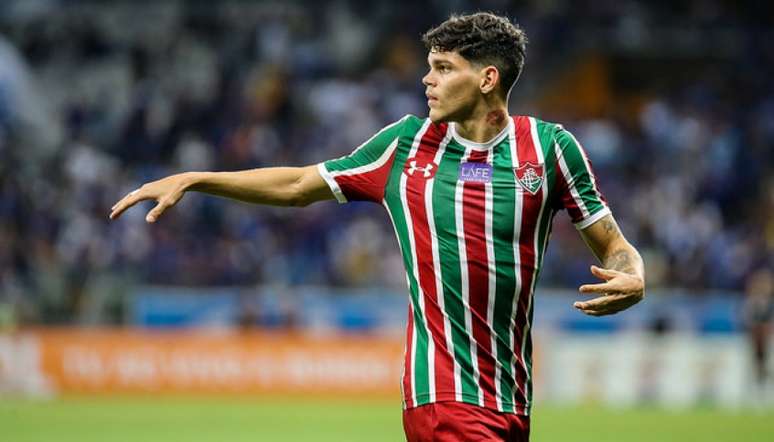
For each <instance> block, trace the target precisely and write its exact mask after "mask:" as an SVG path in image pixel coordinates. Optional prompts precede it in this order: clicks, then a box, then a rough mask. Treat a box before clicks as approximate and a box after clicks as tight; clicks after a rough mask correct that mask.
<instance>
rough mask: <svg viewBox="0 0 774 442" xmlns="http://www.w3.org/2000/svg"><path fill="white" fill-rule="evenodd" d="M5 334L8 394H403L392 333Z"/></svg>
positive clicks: (398, 346)
mask: <svg viewBox="0 0 774 442" xmlns="http://www.w3.org/2000/svg"><path fill="white" fill-rule="evenodd" d="M0 339H1V340H0V391H2V390H1V389H2V385H3V384H4V383H5V384H6V390H17V391H18V390H20V391H23V392H26V393H36V392H39V391H36V390H35V389H37V390H40V391H43V390H45V391H53V392H60V393H142V392H163V393H240V394H256V393H271V394H284V393H296V392H297V393H303V394H315V393H321V394H380V395H393V396H396V397H397V396H398V395H399V394H400V389H399V381H400V374H401V367H402V364H401V362H402V358H403V344H402V340H401V339H399V338H394V337H393V338H376V337H361V338H358V337H335V338H334V337H326V338H319V339H316V338H309V337H300V336H290V335H287V334H276V335H274V334H265V333H258V332H255V333H253V332H246V333H239V332H234V333H213V332H180V331H176V332H155V331H154V332H144V331H105V330H99V331H70V330H55V331H50V330H45V331H35V332H25V333H20V334H17V335H13V336H9V335H5V336H4V337H3V336H0ZM3 349H4V350H3ZM3 352H5V357H3V356H2V355H3ZM21 356H24V357H23V358H21V359H20V357H21ZM22 359H23V361H22ZM31 379H32V380H31ZM24 385H33V387H35V385H39V386H43V387H39V386H38V387H35V388H34V389H33V390H30V389H29V388H26V387H24Z"/></svg>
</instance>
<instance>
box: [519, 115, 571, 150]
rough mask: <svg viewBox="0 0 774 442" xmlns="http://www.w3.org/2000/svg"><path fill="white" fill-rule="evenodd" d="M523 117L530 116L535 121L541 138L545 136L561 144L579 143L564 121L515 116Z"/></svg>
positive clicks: (523, 116) (524, 116)
mask: <svg viewBox="0 0 774 442" xmlns="http://www.w3.org/2000/svg"><path fill="white" fill-rule="evenodd" d="M517 117H522V118H529V119H530V120H532V121H534V123H533V124H534V125H535V128H536V129H537V132H538V134H539V135H540V136H541V138H543V137H545V138H547V139H550V140H551V141H552V142H556V143H558V144H559V145H560V146H565V145H567V144H577V141H576V140H575V136H574V135H573V134H572V132H570V131H569V130H568V129H567V128H565V127H564V125H563V124H562V123H557V122H554V121H546V120H542V119H540V118H537V117H533V116H530V115H515V116H514V118H517Z"/></svg>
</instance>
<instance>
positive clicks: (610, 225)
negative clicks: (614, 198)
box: [574, 215, 645, 316]
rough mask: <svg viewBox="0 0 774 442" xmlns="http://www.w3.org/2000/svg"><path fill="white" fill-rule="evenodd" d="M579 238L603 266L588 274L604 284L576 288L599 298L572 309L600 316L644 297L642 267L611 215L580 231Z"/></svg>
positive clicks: (611, 312) (633, 249)
mask: <svg viewBox="0 0 774 442" xmlns="http://www.w3.org/2000/svg"><path fill="white" fill-rule="evenodd" d="M581 237H582V238H583V240H584V241H585V242H586V244H587V245H588V246H589V248H590V249H591V250H592V252H594V255H596V257H597V258H598V259H599V261H600V262H601V263H602V266H603V267H604V268H600V267H597V266H591V273H592V274H593V275H594V276H596V277H597V278H599V279H601V280H603V281H604V282H602V283H599V284H584V285H582V286H580V288H579V290H580V292H581V293H589V294H596V295H599V296H598V297H597V298H594V299H591V300H589V301H584V302H576V303H575V304H574V306H575V307H576V308H577V309H578V310H580V311H582V312H583V313H586V314H587V315H592V316H603V315H610V314H614V313H618V312H620V311H622V310H625V309H627V308H629V307H631V306H633V305H634V304H636V303H638V302H640V301H641V300H642V299H643V298H644V297H645V265H644V264H643V262H642V257H641V256H640V254H639V253H638V252H637V249H635V248H634V247H633V246H632V245H631V244H630V243H629V241H627V240H626V238H624V236H623V234H622V233H621V231H620V229H619V228H618V225H617V224H616V222H615V219H613V216H612V215H606V216H605V217H603V218H602V219H600V220H599V221H597V222H595V223H594V224H592V225H591V226H589V227H587V228H585V229H583V230H581Z"/></svg>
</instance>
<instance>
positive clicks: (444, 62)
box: [427, 58, 453, 66]
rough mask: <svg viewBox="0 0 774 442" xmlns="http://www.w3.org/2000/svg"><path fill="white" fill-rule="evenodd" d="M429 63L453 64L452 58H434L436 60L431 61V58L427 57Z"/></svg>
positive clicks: (429, 64)
mask: <svg viewBox="0 0 774 442" xmlns="http://www.w3.org/2000/svg"><path fill="white" fill-rule="evenodd" d="M427 64H428V66H433V65H439V64H449V65H451V64H453V63H452V62H451V61H450V60H445V59H440V60H438V59H434V60H432V61H430V59H429V58H428V59H427Z"/></svg>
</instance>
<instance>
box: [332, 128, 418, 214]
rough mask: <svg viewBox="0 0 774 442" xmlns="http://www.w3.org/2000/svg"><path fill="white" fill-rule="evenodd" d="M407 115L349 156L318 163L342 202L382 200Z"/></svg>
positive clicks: (334, 192) (337, 198)
mask: <svg viewBox="0 0 774 442" xmlns="http://www.w3.org/2000/svg"><path fill="white" fill-rule="evenodd" d="M408 117H409V116H408V115H406V116H405V117H403V118H401V119H400V120H398V121H396V122H394V123H392V124H390V125H388V126H386V127H384V128H383V129H382V130H380V131H379V132H377V133H376V135H374V136H372V137H371V138H370V139H368V140H367V141H366V142H365V143H363V144H361V145H360V146H358V148H357V149H355V150H354V151H352V153H350V154H349V155H347V156H343V157H341V158H337V159H335V160H328V161H325V162H323V163H320V164H318V165H317V168H318V170H319V172H320V175H321V176H322V177H323V179H324V180H325V182H326V183H328V186H329V187H330V188H331V191H332V192H333V194H334V195H335V196H336V200H338V202H339V203H346V202H347V201H373V202H377V203H379V202H381V200H382V198H383V197H384V189H385V186H386V185H387V178H388V177H389V174H390V168H391V167H392V163H393V160H394V158H395V150H396V148H397V146H398V142H399V139H400V134H401V132H402V130H403V126H404V123H405V122H406V120H407V119H408Z"/></svg>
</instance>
